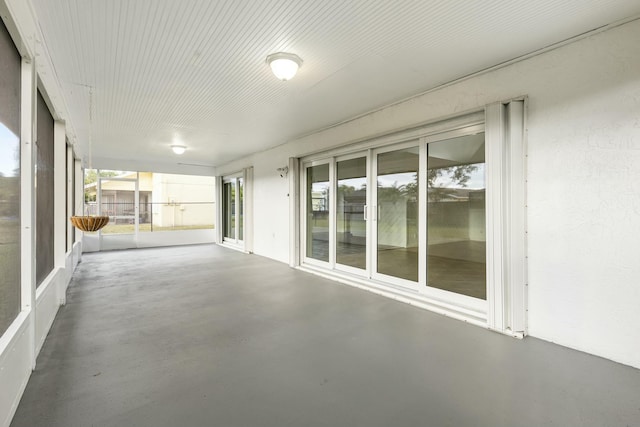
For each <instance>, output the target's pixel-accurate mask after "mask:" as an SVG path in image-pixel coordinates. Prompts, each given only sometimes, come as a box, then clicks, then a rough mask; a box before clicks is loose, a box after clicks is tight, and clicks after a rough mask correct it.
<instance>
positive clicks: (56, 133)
mask: <svg viewBox="0 0 640 427" xmlns="http://www.w3.org/2000/svg"><path fill="white" fill-rule="evenodd" d="M66 157H67V144H66V134H65V126H64V122H61V121H59V120H56V121H55V122H54V123H53V195H54V196H53V259H54V269H56V268H62V269H64V268H65V267H66V260H65V258H66V256H65V255H66V254H65V252H66V249H65V244H66V239H67V236H66V227H65V221H66V220H67V219H66V218H65V217H66V211H65V204H66V200H67V198H66V196H67V194H66V189H67V183H66V180H65V172H66V165H65V159H66ZM65 282H66V280H59V281H58V300H59V301H60V303H61V304H64V303H65V293H66V289H67V287H66V283H65Z"/></svg>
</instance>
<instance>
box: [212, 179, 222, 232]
mask: <svg viewBox="0 0 640 427" xmlns="http://www.w3.org/2000/svg"><path fill="white" fill-rule="evenodd" d="M222 191H223V188H222V177H221V176H216V187H215V193H216V195H215V196H216V199H215V200H216V209H215V212H216V218H215V223H214V224H215V229H216V243H217V244H221V243H222V239H223V237H222V233H223V230H222V226H223V225H222V218H223V215H224V212H222V197H223V196H222Z"/></svg>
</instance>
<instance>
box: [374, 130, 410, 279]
mask: <svg viewBox="0 0 640 427" xmlns="http://www.w3.org/2000/svg"><path fill="white" fill-rule="evenodd" d="M419 151H420V150H419V146H418V141H415V142H414V143H410V144H408V145H406V146H403V147H402V148H397V147H394V148H391V149H381V150H377V151H376V152H375V162H374V165H373V167H374V171H375V176H374V182H375V185H376V192H375V198H374V201H373V205H374V208H375V212H374V213H373V220H374V222H375V226H374V234H375V250H374V252H373V259H374V264H375V270H374V271H373V273H374V276H376V277H377V278H379V279H382V280H385V281H389V282H392V283H396V284H399V285H404V286H407V287H411V288H414V287H416V285H417V283H418V269H419V267H418V259H419V258H418V249H419V247H418V238H419V232H420V230H419V226H418V210H419V205H418V201H419V197H418V190H419V186H420V181H419V179H418V178H419V164H420V162H419V159H420V153H419ZM385 276H386V277H385Z"/></svg>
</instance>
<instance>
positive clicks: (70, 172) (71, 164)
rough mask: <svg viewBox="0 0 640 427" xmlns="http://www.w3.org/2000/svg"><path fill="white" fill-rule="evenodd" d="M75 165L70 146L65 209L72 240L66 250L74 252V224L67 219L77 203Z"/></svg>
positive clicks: (69, 235)
mask: <svg viewBox="0 0 640 427" xmlns="http://www.w3.org/2000/svg"><path fill="white" fill-rule="evenodd" d="M74 167H75V165H74V162H73V149H72V148H71V146H68V147H67V161H66V171H67V174H66V177H67V182H66V184H65V185H66V187H67V205H66V209H65V224H67V225H68V226H65V229H66V230H67V236H66V241H67V242H70V245H69V247H68V248H67V247H66V244H65V250H66V252H73V226H72V225H71V224H70V223H69V222H66V221H69V217H70V216H72V215H73V205H74V203H75V200H73V189H74V186H75V182H73V172H74ZM65 243H66V242H65Z"/></svg>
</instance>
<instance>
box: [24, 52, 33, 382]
mask: <svg viewBox="0 0 640 427" xmlns="http://www.w3.org/2000/svg"><path fill="white" fill-rule="evenodd" d="M36 88H37V86H36V71H35V61H33V60H31V61H30V60H27V59H23V60H22V80H21V104H22V105H21V109H20V118H21V120H20V121H21V124H20V139H21V141H20V145H21V147H20V163H21V164H20V223H21V227H22V231H21V236H20V240H21V245H20V259H21V261H20V265H21V274H20V281H21V289H22V293H21V301H22V310H23V311H27V312H28V313H29V318H30V319H29V332H28V333H29V342H30V343H31V345H30V348H29V351H30V354H29V359H30V361H31V365H32V368H33V369H35V366H36V354H35V349H36V343H35V337H36V331H35V327H36V310H35V307H36V264H35V259H36V239H35V236H36V234H35V225H36V221H35V212H36V199H35V164H36V160H35V159H36V151H35V140H36V135H37V133H36V131H37V129H36V119H37V117H36V96H37V89H36Z"/></svg>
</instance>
